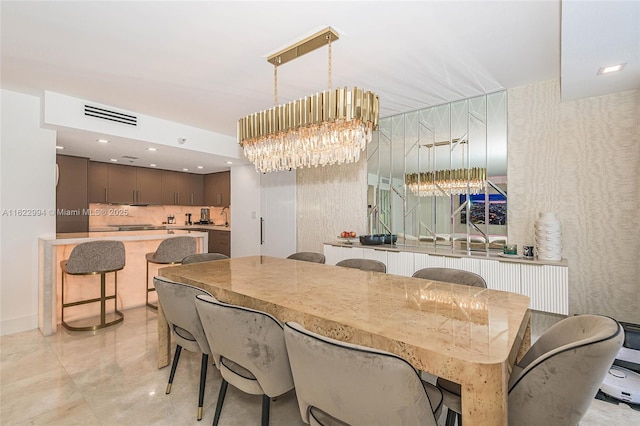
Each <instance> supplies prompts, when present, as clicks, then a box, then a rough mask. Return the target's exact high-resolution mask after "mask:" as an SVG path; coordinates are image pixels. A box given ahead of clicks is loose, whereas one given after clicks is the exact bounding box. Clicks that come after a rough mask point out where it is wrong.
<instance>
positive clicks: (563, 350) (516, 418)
mask: <svg viewBox="0 0 640 426" xmlns="http://www.w3.org/2000/svg"><path fill="white" fill-rule="evenodd" d="M623 341H624V332H623V330H622V326H621V325H620V324H618V322H617V321H616V320H614V319H612V318H609V317H605V316H601V315H577V316H573V317H568V318H565V319H563V320H562V321H560V322H558V323H556V324H554V325H553V326H552V327H551V328H549V329H548V330H547V331H546V332H545V333H544V334H542V336H540V337H539V338H538V340H537V341H536V342H535V343H534V344H533V345H532V346H531V348H529V350H528V351H527V353H526V354H525V355H524V357H523V358H522V360H520V362H519V363H517V364H516V365H515V366H514V367H513V371H512V372H511V377H510V378H509V424H510V425H514V426H515V425H517V426H528V425H532V426H537V425H560V426H562V425H577V424H578V423H579V422H580V419H582V417H583V416H584V415H585V413H586V412H587V410H588V409H589V406H590V405H591V402H592V401H593V398H594V397H595V396H596V394H597V393H598V389H599V388H600V385H601V384H602V381H603V380H604V378H605V376H606V374H607V372H608V371H609V368H610V367H611V364H612V363H613V361H614V359H615V357H616V354H617V353H618V351H619V350H620V347H621V346H622V343H623ZM449 383H451V382H449ZM441 390H442V393H443V396H444V398H445V403H446V401H447V400H448V401H453V402H454V403H453V404H452V405H453V406H449V408H450V409H453V410H457V412H458V413H459V412H460V409H461V406H460V386H458V385H455V387H453V388H448V389H447V388H441ZM447 424H453V423H449V421H448V420H447Z"/></svg>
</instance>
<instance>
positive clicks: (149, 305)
mask: <svg viewBox="0 0 640 426" xmlns="http://www.w3.org/2000/svg"><path fill="white" fill-rule="evenodd" d="M144 287H145V290H146V291H145V293H146V295H145V296H146V301H147V307H148V308H151V309H154V310H156V311H157V310H158V306H156V305H154V304H153V303H149V292H151V291H156V289H155V287H151V288H149V261H148V260H147V280H146V281H145V283H144Z"/></svg>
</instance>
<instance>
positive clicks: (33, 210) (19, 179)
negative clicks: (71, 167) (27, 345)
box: [0, 90, 56, 335]
mask: <svg viewBox="0 0 640 426" xmlns="http://www.w3.org/2000/svg"><path fill="white" fill-rule="evenodd" d="M0 96H1V98H2V99H1V105H2V109H1V111H0V115H1V124H2V132H1V138H0V165H1V167H0V214H1V216H0V219H1V220H0V335H5V334H11V333H16V332H19V331H24V330H30V329H34V328H37V327H38V237H40V236H52V235H55V232H56V218H55V207H56V189H55V164H56V133H55V132H54V131H51V130H44V129H41V128H40V98H38V97H34V96H28V95H24V94H20V93H16V92H10V91H7V90H2V92H1V95H0ZM50 210H53V213H52V212H51V211H50ZM18 212H22V213H26V214H27V215H22V216H16V214H17V213H18ZM34 214H35V215H34ZM37 214H44V215H40V216H38V215H37Z"/></svg>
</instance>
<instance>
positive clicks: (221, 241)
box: [209, 230, 231, 256]
mask: <svg viewBox="0 0 640 426" xmlns="http://www.w3.org/2000/svg"><path fill="white" fill-rule="evenodd" d="M209 252H210V253H222V254H224V255H227V256H231V232H230V231H217V230H213V231H211V232H209Z"/></svg>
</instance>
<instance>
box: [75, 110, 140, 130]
mask: <svg viewBox="0 0 640 426" xmlns="http://www.w3.org/2000/svg"><path fill="white" fill-rule="evenodd" d="M84 115H87V116H89V117H96V118H101V119H103V120H109V121H115V122H118V123H122V124H128V125H130V126H137V125H138V117H136V116H134V115H129V114H123V113H121V112H118V111H111V110H108V109H104V108H98V107H95V106H91V105H85V106H84Z"/></svg>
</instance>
